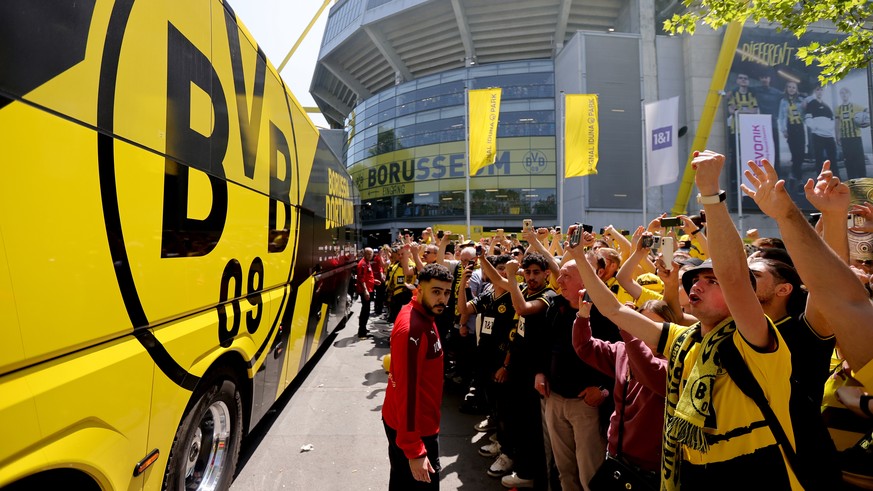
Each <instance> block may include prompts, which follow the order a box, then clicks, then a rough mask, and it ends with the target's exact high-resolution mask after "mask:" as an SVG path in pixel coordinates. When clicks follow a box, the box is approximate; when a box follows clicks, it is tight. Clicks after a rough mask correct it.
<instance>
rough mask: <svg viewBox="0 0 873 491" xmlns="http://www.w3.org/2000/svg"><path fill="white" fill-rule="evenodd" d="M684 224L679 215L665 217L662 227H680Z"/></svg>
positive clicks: (662, 220)
mask: <svg viewBox="0 0 873 491" xmlns="http://www.w3.org/2000/svg"><path fill="white" fill-rule="evenodd" d="M680 225H682V220H681V219H679V217H665V218H662V219H661V227H664V228H666V227H679V226H680Z"/></svg>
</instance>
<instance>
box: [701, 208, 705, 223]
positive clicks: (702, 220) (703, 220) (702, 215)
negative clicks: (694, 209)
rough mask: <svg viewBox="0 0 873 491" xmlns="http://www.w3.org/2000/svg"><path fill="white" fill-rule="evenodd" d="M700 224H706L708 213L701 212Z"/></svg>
mask: <svg viewBox="0 0 873 491" xmlns="http://www.w3.org/2000/svg"><path fill="white" fill-rule="evenodd" d="M700 223H706V212H705V211H703V210H700Z"/></svg>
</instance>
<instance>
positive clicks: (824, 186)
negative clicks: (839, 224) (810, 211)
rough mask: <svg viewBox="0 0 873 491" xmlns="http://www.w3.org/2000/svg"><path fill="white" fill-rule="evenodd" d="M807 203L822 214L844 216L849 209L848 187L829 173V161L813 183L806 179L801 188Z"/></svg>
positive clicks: (822, 167)
mask: <svg viewBox="0 0 873 491" xmlns="http://www.w3.org/2000/svg"><path fill="white" fill-rule="evenodd" d="M803 193H804V194H805V195H806V199H807V201H809V203H810V204H811V205H812V206H814V207H815V209H816V210H818V211H820V212H822V213H839V214H844V213H846V211H847V210H848V209H849V200H850V198H851V196H850V194H849V186H846V185H845V184H844V183H842V182H840V178H839V177H837V176H835V175H834V173H833V172H832V171H831V161H830V160H825V162H824V164H823V165H822V166H821V173H819V175H818V177H817V178H816V180H815V181H813V180H812V179H808V180H807V181H806V184H805V185H804V186H803Z"/></svg>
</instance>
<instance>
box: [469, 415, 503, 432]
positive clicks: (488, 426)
mask: <svg viewBox="0 0 873 491" xmlns="http://www.w3.org/2000/svg"><path fill="white" fill-rule="evenodd" d="M496 427H497V425H495V424H494V420H492V419H491V416H487V417H486V418H485V419H483V420H482V421H479V422H478V423H476V424H475V425H474V426H473V429H474V430H476V431H482V432H485V431H491V430H493V429H494V428H496Z"/></svg>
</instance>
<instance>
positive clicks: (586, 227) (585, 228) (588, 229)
mask: <svg viewBox="0 0 873 491" xmlns="http://www.w3.org/2000/svg"><path fill="white" fill-rule="evenodd" d="M582 230H583V231H585V232H588V233H589V234H593V233H594V225H585V224H584V223H583V224H582Z"/></svg>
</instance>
